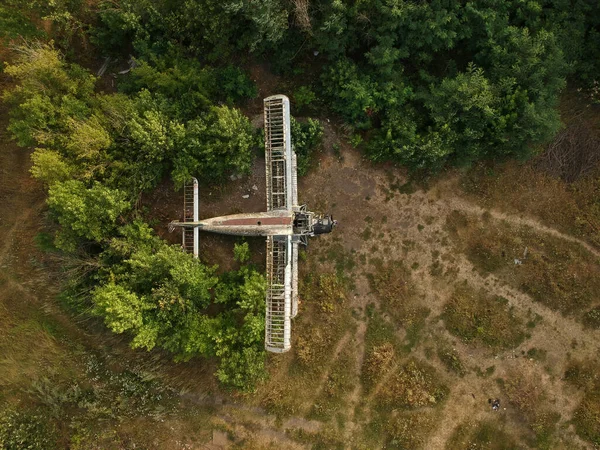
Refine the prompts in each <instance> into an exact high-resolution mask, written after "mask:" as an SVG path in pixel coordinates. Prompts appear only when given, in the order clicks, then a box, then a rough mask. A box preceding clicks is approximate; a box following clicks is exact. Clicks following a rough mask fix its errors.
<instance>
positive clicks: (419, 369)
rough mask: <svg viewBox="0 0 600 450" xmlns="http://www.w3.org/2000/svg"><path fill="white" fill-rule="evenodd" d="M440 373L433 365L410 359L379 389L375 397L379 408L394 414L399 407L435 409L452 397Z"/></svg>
mask: <svg viewBox="0 0 600 450" xmlns="http://www.w3.org/2000/svg"><path fill="white" fill-rule="evenodd" d="M448 392H449V390H448V387H447V386H445V385H444V384H443V383H442V382H441V380H440V377H439V374H438V373H437V371H436V370H435V369H434V368H433V367H432V366H430V365H428V364H426V363H424V362H421V361H418V360H416V359H409V360H408V361H407V362H405V363H403V364H402V365H401V366H400V367H398V368H397V369H396V370H395V373H393V375H392V376H391V377H390V378H389V379H388V380H387V382H386V383H385V384H384V385H383V386H382V387H381V388H380V389H379V391H378V392H377V394H376V396H375V401H376V403H377V407H378V408H379V409H381V410H385V411H390V410H394V409H396V408H419V407H423V406H434V405H437V404H439V403H440V402H442V401H443V400H444V399H445V398H446V397H447V395H448Z"/></svg>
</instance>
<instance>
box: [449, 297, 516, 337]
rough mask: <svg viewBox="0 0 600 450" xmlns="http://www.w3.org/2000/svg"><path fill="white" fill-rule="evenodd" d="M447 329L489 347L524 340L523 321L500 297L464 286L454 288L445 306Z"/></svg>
mask: <svg viewBox="0 0 600 450" xmlns="http://www.w3.org/2000/svg"><path fill="white" fill-rule="evenodd" d="M443 318H444V322H445V324H446V328H447V329H448V331H450V332H451V333H452V334H454V335H455V336H458V337H459V338H461V339H462V340H463V341H464V342H467V343H474V344H481V345H485V346H487V347H491V348H500V349H502V348H505V349H506V348H515V347H517V346H518V345H519V344H521V343H522V342H523V341H524V340H525V337H526V335H525V331H524V330H525V328H524V325H523V320H522V319H521V318H520V317H518V316H516V315H515V314H514V312H513V311H512V309H511V308H509V307H508V301H507V300H506V299H504V298H502V297H498V296H490V295H487V294H485V293H484V292H476V291H474V290H473V289H472V288H470V287H469V286H467V285H462V286H460V287H458V288H456V290H455V291H454V293H453V294H452V296H451V297H450V300H449V301H448V302H447V303H446V305H445V306H444V312H443Z"/></svg>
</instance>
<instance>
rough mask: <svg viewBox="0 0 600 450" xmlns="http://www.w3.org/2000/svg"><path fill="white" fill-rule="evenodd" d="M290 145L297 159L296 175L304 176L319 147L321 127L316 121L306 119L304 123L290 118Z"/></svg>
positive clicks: (321, 134)
mask: <svg viewBox="0 0 600 450" xmlns="http://www.w3.org/2000/svg"><path fill="white" fill-rule="evenodd" d="M291 132H292V145H293V147H294V151H295V152H296V156H297V158H298V175H299V176H302V175H306V173H307V172H308V169H309V167H310V164H311V157H312V154H313V153H314V151H315V150H316V149H317V148H318V147H319V146H320V145H321V141H322V139H323V125H321V123H320V122H319V121H318V120H316V119H310V118H309V119H307V121H306V123H301V122H298V121H297V120H296V119H294V118H293V117H292V118H291Z"/></svg>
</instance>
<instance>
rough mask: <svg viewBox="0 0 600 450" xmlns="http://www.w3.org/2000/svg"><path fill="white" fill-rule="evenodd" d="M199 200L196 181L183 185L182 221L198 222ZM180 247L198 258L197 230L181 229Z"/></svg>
mask: <svg viewBox="0 0 600 450" xmlns="http://www.w3.org/2000/svg"><path fill="white" fill-rule="evenodd" d="M199 208H200V200H199V195H198V180H197V179H196V178H192V179H191V180H190V181H189V182H187V183H185V184H184V185H183V221H184V222H197V221H198V220H199ZM182 240H183V242H182V246H183V249H184V250H185V251H186V252H189V253H192V254H193V255H194V258H197V257H198V246H199V239H198V228H197V227H189V228H187V227H183V228H182Z"/></svg>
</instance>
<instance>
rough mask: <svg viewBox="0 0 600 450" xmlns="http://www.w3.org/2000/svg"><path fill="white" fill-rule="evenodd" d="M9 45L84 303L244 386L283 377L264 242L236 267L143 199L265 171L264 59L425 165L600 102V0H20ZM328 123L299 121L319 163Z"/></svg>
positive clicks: (415, 164) (240, 255) (307, 99)
mask: <svg viewBox="0 0 600 450" xmlns="http://www.w3.org/2000/svg"><path fill="white" fill-rule="evenodd" d="M0 39H2V42H3V48H4V49H5V51H3V53H2V55H1V56H2V58H3V65H2V72H3V74H4V75H3V76H4V77H6V78H7V79H8V80H9V81H10V83H11V86H10V87H9V88H7V89H6V90H5V91H4V93H3V97H2V98H3V101H4V102H5V104H7V105H8V106H9V108H10V110H9V116H10V119H9V125H8V130H9V132H10V133H11V136H12V138H13V139H14V140H15V141H16V142H17V143H18V145H19V146H22V147H26V148H31V149H34V150H33V152H32V154H31V159H32V168H31V175H32V176H33V177H34V178H35V179H37V180H39V182H40V183H41V184H43V186H44V188H45V189H46V190H47V206H48V210H49V213H50V217H51V220H52V222H53V223H54V227H53V233H54V235H53V236H52V239H51V240H47V242H45V246H46V247H47V249H48V251H50V252H54V253H56V254H59V255H61V258H62V261H63V262H64V265H65V270H66V273H67V274H68V277H67V278H68V279H67V280H66V281H65V283H64V292H63V293H62V294H61V298H62V300H63V303H64V307H65V308H68V309H69V310H71V311H73V312H74V313H78V314H86V315H90V316H97V317H100V318H101V319H102V320H103V321H104V323H105V324H106V326H107V327H108V328H109V329H110V330H112V331H113V332H115V333H125V334H126V335H127V336H129V338H130V340H131V346H132V347H133V348H140V349H146V350H152V349H154V348H161V349H164V350H166V351H168V352H170V353H171V354H172V355H173V357H174V358H175V359H176V360H178V361H187V360H190V359H191V358H195V357H202V358H211V359H214V360H216V361H217V362H218V369H217V371H216V377H217V378H218V380H219V381H220V382H221V383H222V385H223V386H224V387H228V388H233V389H237V390H240V391H252V390H253V389H255V387H256V384H257V382H259V381H260V380H261V379H264V378H265V376H266V371H265V358H266V356H265V353H264V350H263V337H264V293H265V280H264V276H263V274H262V273H261V271H260V268H258V267H256V266H255V265H253V264H251V263H249V262H248V261H249V248H248V244H247V243H242V242H240V243H239V244H236V247H235V258H236V261H237V262H238V263H237V269H236V270H233V271H221V270H219V269H218V268H217V267H214V266H209V265H207V264H205V263H203V262H202V260H200V261H199V260H195V259H193V258H192V257H191V256H190V255H187V254H185V253H184V252H182V251H181V250H180V248H179V246H175V245H170V244H168V243H167V242H166V241H164V240H163V239H161V238H160V237H158V236H157V234H156V233H155V231H154V230H153V228H152V226H151V225H155V224H151V223H149V222H150V219H149V217H148V216H147V211H146V210H145V209H144V207H142V206H141V203H140V199H141V198H142V196H143V195H144V194H145V193H148V192H151V191H152V190H153V189H155V188H156V187H157V186H158V185H159V183H160V182H161V181H163V180H165V179H166V178H169V179H170V180H172V182H173V185H174V186H175V188H176V189H179V188H181V187H182V186H183V184H184V183H185V182H186V181H187V180H189V178H190V177H191V176H195V177H198V178H200V179H201V180H202V183H205V184H210V183H213V184H214V183H222V182H224V181H225V180H227V179H228V178H229V177H230V175H232V174H245V173H248V172H249V171H250V168H251V165H252V161H253V159H254V158H255V157H256V156H257V154H258V153H259V152H261V151H262V150H261V149H262V130H260V129H258V130H257V129H255V128H254V127H253V126H252V124H251V121H250V120H249V118H248V117H247V116H246V115H244V113H242V111H241V110H240V108H243V107H244V105H246V104H247V102H248V101H249V100H251V99H254V98H255V97H256V96H257V87H256V85H255V83H254V81H253V80H252V79H251V77H250V75H249V73H248V67H249V65H251V64H264V65H267V66H268V67H269V69H270V70H271V71H273V72H274V73H276V74H278V75H280V76H281V77H283V79H285V80H288V81H287V83H288V85H289V89H290V91H289V92H286V94H288V95H289V96H290V97H291V99H292V102H293V106H294V112H297V113H298V115H299V116H300V115H302V116H303V117H305V118H306V117H307V116H312V117H317V116H318V117H322V116H323V115H324V114H328V115H329V116H330V117H332V118H335V120H337V121H339V122H340V123H343V127H344V129H345V130H346V131H347V134H348V136H349V139H350V142H351V143H352V145H353V146H354V147H356V148H358V149H359V150H360V151H361V152H362V153H363V154H364V155H365V156H366V157H367V158H369V159H370V160H372V161H375V162H384V161H388V162H391V163H394V164H399V165H403V166H405V167H407V168H408V169H409V170H411V171H415V172H419V173H436V172H439V171H440V170H442V169H444V168H447V167H454V166H459V167H464V166H469V165H472V164H474V163H477V162H479V161H490V160H491V161H505V160H509V159H517V160H521V161H522V160H526V159H528V158H531V157H532V156H534V155H536V154H537V153H539V152H540V150H541V149H542V146H543V145H545V144H547V143H548V142H549V141H550V140H552V139H553V137H554V136H555V135H556V134H557V133H558V132H559V131H560V130H561V121H560V115H559V112H558V109H557V105H558V101H559V96H560V95H561V93H562V92H563V91H564V89H565V88H566V87H567V85H568V84H569V85H570V86H573V88H575V89H578V90H579V92H580V93H581V95H582V96H585V97H586V98H587V99H588V101H589V102H592V103H594V102H597V101H599V100H600V94H598V89H599V87H598V82H599V81H600V80H599V79H598V78H599V76H598V74H599V73H600V3H598V2H597V1H595V0H529V1H525V0H472V1H461V0H431V1H405V0H356V1H341V0H253V1H244V0H220V1H215V0H187V1H176V0H98V1H92V2H89V1H87V2H86V1H82V0H56V1H52V2H46V1H38V0H35V1H23V0H5V1H4V2H3V3H2V5H0ZM127 61H129V64H127ZM103 62H106V63H107V65H108V67H109V70H108V72H107V73H106V74H102V75H100V76H99V75H97V73H98V68H99V67H100V66H101V65H102V63H103ZM128 65H129V69H130V70H127V66H128ZM119 71H122V72H123V73H116V72H119ZM109 73H115V75H109ZM273 94H275V92H273ZM322 134H323V126H322V124H321V123H320V122H319V120H317V119H313V118H311V119H307V120H306V119H303V120H302V121H296V120H294V123H293V139H294V143H295V146H296V151H297V152H298V154H299V158H300V172H301V174H304V173H306V172H307V171H309V170H310V167H311V154H313V153H314V151H315V149H317V148H318V147H319V145H321V138H322ZM163 225H166V224H159V226H163ZM8 448H12V447H10V446H9V447H8Z"/></svg>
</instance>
